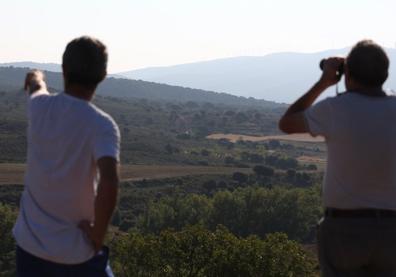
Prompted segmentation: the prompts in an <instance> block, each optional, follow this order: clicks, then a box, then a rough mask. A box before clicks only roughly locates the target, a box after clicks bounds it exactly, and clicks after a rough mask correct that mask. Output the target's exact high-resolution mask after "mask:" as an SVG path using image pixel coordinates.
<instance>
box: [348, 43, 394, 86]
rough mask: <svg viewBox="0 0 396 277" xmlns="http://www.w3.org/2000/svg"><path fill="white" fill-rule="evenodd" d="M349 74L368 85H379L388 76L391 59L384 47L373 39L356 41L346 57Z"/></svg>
mask: <svg viewBox="0 0 396 277" xmlns="http://www.w3.org/2000/svg"><path fill="white" fill-rule="evenodd" d="M346 64H347V66H348V69H349V75H350V76H351V78H353V79H354V80H355V81H357V82H359V83H360V84H362V85H365V86H368V87H379V86H382V84H383V83H384V82H385V81H386V79H387V78H388V69H389V59H388V56H387V55H386V53H385V51H384V49H382V47H381V46H379V45H378V44H376V43H375V42H374V41H372V40H362V41H359V42H358V43H356V45H355V46H353V48H352V49H351V51H350V52H349V54H348V57H347V59H346Z"/></svg>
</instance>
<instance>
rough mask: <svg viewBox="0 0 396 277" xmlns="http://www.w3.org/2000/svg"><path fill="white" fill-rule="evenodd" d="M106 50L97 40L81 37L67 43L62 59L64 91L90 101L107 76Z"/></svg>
mask: <svg viewBox="0 0 396 277" xmlns="http://www.w3.org/2000/svg"><path fill="white" fill-rule="evenodd" d="M107 59H108V54H107V48H106V46H105V45H104V44H103V43H102V42H101V41H99V40H98V39H95V38H92V37H89V36H82V37H79V38H76V39H74V40H72V41H71V42H69V44H68V45H67V46H66V49H65V52H64V53H63V58H62V70H63V78H64V83H65V91H66V93H69V94H71V95H73V96H75V97H78V98H82V99H86V100H90V99H91V98H92V96H93V94H94V92H95V89H96V87H97V86H98V84H99V83H100V82H101V81H103V79H104V78H105V77H106V74H107V69H106V68H107Z"/></svg>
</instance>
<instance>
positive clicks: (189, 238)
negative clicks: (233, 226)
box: [111, 225, 315, 277]
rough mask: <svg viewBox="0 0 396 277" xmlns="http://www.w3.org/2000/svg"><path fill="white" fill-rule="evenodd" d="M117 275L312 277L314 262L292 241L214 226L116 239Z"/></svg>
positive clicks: (123, 236) (285, 238)
mask: <svg viewBox="0 0 396 277" xmlns="http://www.w3.org/2000/svg"><path fill="white" fill-rule="evenodd" d="M114 241H115V242H114V243H113V245H112V247H111V249H112V250H113V256H112V261H113V263H112V265H113V269H114V271H115V274H116V275H117V276H172V277H173V276H230V277H231V276H246V277H249V276H264V277H267V276H268V277H278V276H306V277H309V276H315V275H314V274H315V267H314V265H315V262H314V260H313V259H312V258H311V257H310V256H309V254H307V253H306V252H305V251H304V249H303V248H302V247H301V246H300V245H299V244H297V243H296V242H293V241H290V240H288V239H287V236H286V235H284V234H279V233H274V234H270V235H268V236H267V237H266V238H265V239H259V238H258V237H255V236H249V237H247V238H244V239H242V238H238V237H237V236H235V235H233V234H232V233H231V232H230V231H228V230H227V229H226V228H224V227H222V226H219V227H218V228H216V230H214V231H213V232H211V231H208V230H207V229H206V228H204V227H202V226H200V225H195V226H188V227H185V228H184V229H183V230H181V231H178V232H175V231H172V230H166V231H162V232H161V233H160V234H159V235H143V234H140V233H137V232H133V231H132V232H129V233H128V234H126V235H121V236H118V237H116V239H115V240H114Z"/></svg>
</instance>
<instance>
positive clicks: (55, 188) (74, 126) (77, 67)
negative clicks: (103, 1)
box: [13, 37, 120, 277]
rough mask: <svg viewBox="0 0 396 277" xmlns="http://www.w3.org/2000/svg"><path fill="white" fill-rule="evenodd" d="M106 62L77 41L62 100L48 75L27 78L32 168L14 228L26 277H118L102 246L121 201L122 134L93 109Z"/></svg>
mask: <svg viewBox="0 0 396 277" xmlns="http://www.w3.org/2000/svg"><path fill="white" fill-rule="evenodd" d="M107 56H108V55H107V50H106V47H105V45H103V44H102V43H101V42H100V41H99V40H97V39H94V38H90V37H80V38H77V39H75V40H73V41H71V42H70V43H69V44H68V45H67V47H66V50H65V52H64V54H63V61H62V69H63V76H64V87H65V90H64V92H62V93H59V94H49V93H48V91H47V87H46V84H45V80H44V74H43V73H42V72H40V71H32V72H30V73H29V74H28V75H27V76H26V82H25V89H27V90H28V92H29V96H28V100H27V101H28V105H27V106H28V112H27V116H28V122H29V123H28V136H27V139H28V154H27V169H26V174H25V189H24V191H23V194H22V197H21V201H20V211H19V215H18V219H17V221H16V224H15V226H14V229H13V233H14V237H15V239H16V242H17V252H16V263H17V275H18V276H20V277H23V276H112V273H111V269H110V267H109V265H108V249H107V248H106V247H104V246H103V240H104V237H105V234H106V230H107V227H108V224H109V221H110V218H111V215H112V212H113V210H114V207H115V205H116V199H117V187H118V163H119V152H120V150H119V149H120V148H119V147H120V134H119V130H118V127H117V124H116V123H115V122H114V120H113V119H112V118H111V117H110V116H109V115H108V114H106V113H104V112H103V111H101V110H100V109H99V108H97V107H96V106H95V105H93V104H92V103H91V100H92V98H93V96H94V94H95V89H96V87H97V85H98V84H99V83H100V82H101V81H102V80H103V79H104V78H105V76H106V67H107Z"/></svg>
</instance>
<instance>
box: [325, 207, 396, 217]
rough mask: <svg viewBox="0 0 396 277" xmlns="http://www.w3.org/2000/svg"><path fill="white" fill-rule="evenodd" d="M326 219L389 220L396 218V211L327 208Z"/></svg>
mask: <svg viewBox="0 0 396 277" xmlns="http://www.w3.org/2000/svg"><path fill="white" fill-rule="evenodd" d="M325 217H349V218H353V217H358V218H359V217H366V218H389V217H396V211H393V210H380V209H357V210H341V209H334V208H326V209H325Z"/></svg>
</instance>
